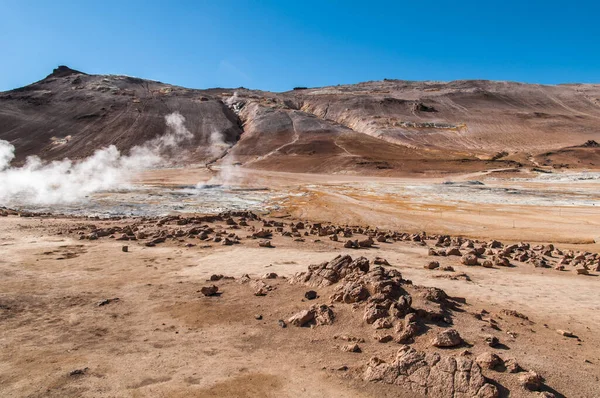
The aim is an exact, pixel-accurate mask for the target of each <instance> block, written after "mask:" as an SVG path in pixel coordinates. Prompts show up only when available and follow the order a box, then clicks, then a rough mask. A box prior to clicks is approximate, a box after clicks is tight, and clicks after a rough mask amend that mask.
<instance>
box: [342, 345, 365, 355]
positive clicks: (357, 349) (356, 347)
mask: <svg viewBox="0 0 600 398" xmlns="http://www.w3.org/2000/svg"><path fill="white" fill-rule="evenodd" d="M342 351H346V352H356V353H360V352H362V350H361V349H360V346H359V345H358V344H348V345H345V346H343V347H342Z"/></svg>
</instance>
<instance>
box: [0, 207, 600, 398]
mask: <svg viewBox="0 0 600 398" xmlns="http://www.w3.org/2000/svg"><path fill="white" fill-rule="evenodd" d="M0 222H1V223H2V228H0V292H1V293H0V311H1V312H0V317H1V318H0V319H1V322H0V330H1V332H0V336H1V337H0V345H1V347H2V350H1V351H0V390H1V391H2V396H6V397H12V396H15V397H21V396H30V397H41V396H54V397H64V396H89V397H92V396H93V397H113V396H126V397H142V396H163V397H190V396H194V397H217V396H218V397H220V396H229V397H264V396H272V397H281V396H288V397H292V396H299V395H302V396H309V397H325V396H326V397H329V396H339V397H342V396H344V397H392V396H394V397H397V396H400V397H403V396H405V397H413V396H416V395H415V394H414V393H411V392H407V391H405V390H403V389H402V388H401V387H398V386H393V385H384V384H378V383H367V382H365V381H362V380H361V378H360V374H361V369H362V367H363V366H364V365H365V363H366V362H367V361H368V360H369V358H370V357H372V356H379V357H382V358H390V357H393V356H394V353H395V351H396V350H397V347H398V345H397V344H396V343H389V344H381V343H378V342H376V341H374V340H373V339H372V335H373V329H372V327H370V325H366V324H364V323H362V322H360V319H361V315H357V314H355V313H354V312H353V311H352V309H351V307H350V306H343V305H336V306H334V310H335V313H336V321H335V323H334V324H333V325H331V326H321V327H316V328H314V329H313V328H295V327H291V326H288V327H287V328H285V329H282V328H281V327H279V325H278V323H277V321H278V320H279V319H286V320H287V319H288V318H289V317H290V316H291V315H292V314H294V313H295V312H297V311H299V310H302V309H305V308H307V307H308V306H309V305H310V304H311V303H307V302H306V301H305V300H304V298H303V295H304V292H305V291H306V290H308V289H307V287H306V286H301V285H290V284H289V283H287V281H286V280H285V279H282V278H278V279H275V280H268V282H269V284H271V285H273V286H274V287H275V288H276V289H275V290H273V291H271V292H269V294H267V296H264V297H257V296H254V295H253V292H252V289H250V288H249V287H248V286H247V285H242V284H240V283H238V282H237V280H221V281H219V282H215V283H216V284H217V285H218V286H219V288H220V290H221V291H222V295H221V296H219V297H204V296H202V294H200V293H199V290H200V288H201V287H203V286H206V285H208V284H211V283H209V282H206V279H207V278H208V277H209V276H210V275H211V274H215V273H218V274H224V275H228V276H233V277H235V278H237V279H239V277H240V276H242V275H243V274H246V273H247V274H250V275H251V276H252V277H255V278H260V277H261V276H262V275H263V274H265V273H267V272H275V273H277V274H278V275H279V276H288V277H289V276H291V275H293V274H294V273H296V272H298V271H305V270H306V267H307V266H308V265H309V264H316V263H320V262H322V261H328V260H331V259H332V258H333V257H335V256H336V255H338V254H342V253H348V254H350V255H352V256H353V257H357V256H360V255H363V256H366V257H367V258H369V259H371V260H373V259H374V258H375V256H380V257H384V258H386V259H387V260H388V261H389V262H390V264H391V266H392V267H394V268H397V269H398V270H400V272H401V273H402V275H403V277H404V278H407V279H411V280H412V281H413V282H414V283H415V284H419V285H426V286H437V287H440V288H442V289H444V290H445V291H446V292H447V293H448V294H449V295H450V296H458V297H463V298H465V299H466V304H464V305H462V306H461V310H460V311H457V312H456V313H455V314H454V322H455V325H456V328H457V329H458V330H460V332H461V334H462V335H463V337H464V338H465V340H466V341H468V342H470V343H471V344H472V346H471V347H470V348H469V350H470V351H472V352H473V353H474V354H475V355H477V354H478V353H480V352H482V351H485V350H489V347H486V346H485V345H484V344H482V343H481V335H482V333H493V334H495V335H496V336H497V337H499V338H500V341H501V342H502V343H503V344H504V347H503V349H499V350H495V351H496V352H498V353H499V355H501V356H502V357H504V358H508V357H514V358H517V359H518V361H519V363H520V364H521V366H522V367H524V368H525V369H534V370H535V371H537V372H539V373H540V374H542V375H543V376H544V377H545V379H546V385H547V386H548V388H550V389H551V390H550V391H553V392H555V393H556V394H557V396H560V395H561V394H562V395H564V396H578V397H595V396H598V394H599V393H600V390H599V388H598V385H599V377H600V371H599V369H600V367H599V366H598V364H599V363H600V349H599V348H598V347H600V345H599V343H600V337H599V336H598V334H597V330H598V328H600V304H598V303H599V300H598V283H600V282H599V280H600V278H598V276H597V273H592V275H590V276H582V275H576V274H575V273H573V272H567V271H565V272H560V271H555V270H553V269H539V268H534V267H533V266H531V265H526V264H518V265H517V266H516V267H514V268H492V269H486V268H482V267H465V266H462V265H459V263H458V257H444V258H441V259H439V261H440V262H441V265H442V266H444V265H452V266H454V267H455V268H456V270H457V273H459V272H466V273H467V274H468V275H469V276H470V278H471V281H466V280H464V279H461V278H458V280H452V279H448V278H445V277H436V276H444V275H445V274H448V273H444V272H443V271H437V270H434V271H431V270H425V269H423V265H424V264H425V263H426V262H427V261H428V260H430V259H431V257H428V256H427V248H426V247H423V246H419V245H417V244H415V243H412V242H410V243H409V242H395V243H389V244H386V243H382V244H379V246H378V248H372V249H360V250H351V249H344V248H343V246H342V243H340V242H332V241H330V240H329V239H327V238H326V237H324V238H323V239H321V240H320V241H316V240H319V239H317V238H314V237H308V238H307V240H306V241H305V242H295V241H293V240H292V239H290V238H287V237H282V236H274V238H273V239H272V243H273V245H274V246H275V248H271V249H269V248H259V247H258V246H257V241H256V240H252V239H245V237H246V233H245V232H244V231H236V232H237V233H238V234H239V236H241V237H242V241H241V244H239V245H234V246H221V245H219V244H211V243H209V244H206V245H202V244H198V241H197V240H194V243H196V246H194V247H186V243H190V242H191V241H188V240H186V239H183V240H182V241H174V242H167V243H165V244H161V245H158V246H156V247H145V246H144V245H143V244H141V243H139V242H128V243H127V244H128V245H129V249H130V250H129V252H128V253H124V252H122V251H121V247H122V245H123V242H116V241H115V240H112V239H108V238H106V239H102V240H97V241H88V240H83V241H82V240H78V239H76V235H73V234H66V233H64V231H66V230H68V229H73V228H75V227H76V226H79V225H87V224H90V222H93V223H94V224H97V225H100V226H113V225H119V224H120V223H125V222H127V220H123V221H88V220H78V219H63V218H43V219H42V218H19V217H16V216H10V217H3V218H2V219H1V220H0ZM214 226H215V228H217V227H222V228H227V226H225V225H218V223H217V225H214ZM516 238H517V236H515V240H518V239H516ZM559 246H560V245H559ZM571 246H578V245H575V244H571ZM585 246H589V245H585ZM436 259H438V258H436ZM317 290H318V293H319V295H320V298H319V299H317V302H319V303H329V299H328V298H329V295H330V294H331V289H330V288H329V289H317ZM111 298H119V300H118V301H113V302H110V303H109V304H107V305H104V306H98V305H97V303H98V302H100V301H101V300H103V299H111ZM482 309H486V310H487V311H490V312H491V314H492V315H493V316H494V317H495V318H496V319H497V320H498V322H499V325H500V330H491V329H490V328H488V327H487V326H486V324H485V323H482V322H481V321H479V320H477V319H476V318H474V317H473V315H472V314H474V313H477V312H480V311H481V310H482ZM502 309H511V310H517V311H519V312H521V313H523V314H525V315H526V316H528V317H529V319H530V321H531V322H529V321H527V322H526V321H523V320H522V319H518V318H512V317H510V316H506V315H502V313H501V310H502ZM258 314H260V315H262V319H261V320H257V319H255V315H258ZM434 328H435V327H434ZM556 329H568V330H570V331H572V332H573V333H574V334H575V335H576V336H577V337H578V338H567V337H563V336H560V335H559V334H558V333H557V332H556ZM509 333H510V334H509ZM336 335H352V336H356V337H359V338H364V339H365V342H364V343H361V347H362V350H363V352H362V353H359V354H357V353H348V352H342V351H341V350H340V349H339V347H340V346H341V345H343V344H345V343H346V342H344V341H340V340H339V339H335V338H334V336H336ZM428 336H429V335H427V336H422V338H419V339H417V341H416V343H415V346H417V347H422V348H425V347H427V346H428V341H429V337H428ZM462 350H463V348H460V349H451V350H446V351H449V352H451V353H452V354H458V353H459V352H461V351H462ZM343 366H346V367H347V368H348V369H347V370H343V369H345V368H343ZM86 368H87V369H86ZM77 369H82V370H83V369H85V370H84V371H83V372H82V373H83V374H81V375H77V374H75V375H71V374H70V373H71V372H72V371H74V370H77ZM486 372H487V373H486V376H488V377H491V378H494V379H495V380H497V381H498V383H499V384H498V385H499V386H501V387H502V388H501V392H503V394H505V395H506V393H507V391H510V396H516V397H520V396H525V397H528V396H537V395H535V394H537V393H530V392H527V391H525V390H524V389H523V388H522V387H521V386H520V385H519V384H518V382H517V376H515V375H510V374H505V373H500V372H494V371H486Z"/></svg>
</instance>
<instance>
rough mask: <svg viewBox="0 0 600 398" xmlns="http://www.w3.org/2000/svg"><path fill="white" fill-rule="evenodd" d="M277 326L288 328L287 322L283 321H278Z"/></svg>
mask: <svg viewBox="0 0 600 398" xmlns="http://www.w3.org/2000/svg"><path fill="white" fill-rule="evenodd" d="M277 324H278V325H279V327H280V328H282V329H285V328H286V327H287V325H286V323H285V321H284V320H283V319H280V320H278V321H277Z"/></svg>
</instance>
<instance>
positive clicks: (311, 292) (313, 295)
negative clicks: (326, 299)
mask: <svg viewBox="0 0 600 398" xmlns="http://www.w3.org/2000/svg"><path fill="white" fill-rule="evenodd" d="M317 297H318V295H317V292H315V291H314V290H309V291H307V292H306V293H304V298H306V299H307V300H314V299H316V298H317Z"/></svg>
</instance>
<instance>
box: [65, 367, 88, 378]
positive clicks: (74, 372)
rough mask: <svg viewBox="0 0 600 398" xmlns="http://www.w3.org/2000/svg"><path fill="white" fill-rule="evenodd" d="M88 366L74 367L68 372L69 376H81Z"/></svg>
mask: <svg viewBox="0 0 600 398" xmlns="http://www.w3.org/2000/svg"><path fill="white" fill-rule="evenodd" d="M88 370H89V368H87V367H86V368H82V369H75V370H72V371H70V372H69V376H83V375H84V374H86V373H87V371H88Z"/></svg>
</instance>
